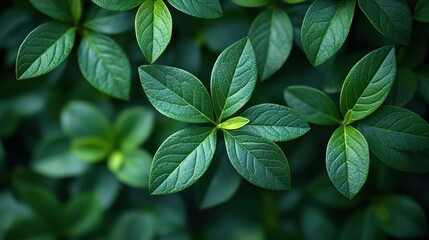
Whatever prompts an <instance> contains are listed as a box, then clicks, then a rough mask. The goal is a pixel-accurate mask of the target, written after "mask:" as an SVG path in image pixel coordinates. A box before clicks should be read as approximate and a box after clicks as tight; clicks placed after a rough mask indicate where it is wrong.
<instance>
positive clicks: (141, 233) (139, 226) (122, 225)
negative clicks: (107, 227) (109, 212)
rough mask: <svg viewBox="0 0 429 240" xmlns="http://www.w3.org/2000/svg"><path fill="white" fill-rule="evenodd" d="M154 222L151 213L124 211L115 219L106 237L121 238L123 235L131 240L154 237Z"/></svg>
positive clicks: (155, 227) (144, 239)
mask: <svg viewBox="0 0 429 240" xmlns="http://www.w3.org/2000/svg"><path fill="white" fill-rule="evenodd" d="M156 223H157V222H156V218H155V217H154V216H153V214H152V213H145V212H143V211H141V210H134V211H126V212H124V213H122V214H121V216H120V217H119V218H118V219H117V220H116V221H115V224H114V225H113V228H112V233H111V234H110V238H108V239H123V238H124V236H126V237H127V238H129V239H133V240H148V239H155V233H156V229H157V225H156Z"/></svg>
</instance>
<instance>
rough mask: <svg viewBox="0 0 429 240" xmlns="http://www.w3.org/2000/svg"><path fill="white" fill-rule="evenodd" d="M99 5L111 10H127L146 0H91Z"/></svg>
mask: <svg viewBox="0 0 429 240" xmlns="http://www.w3.org/2000/svg"><path fill="white" fill-rule="evenodd" d="M91 1H92V2H93V3H95V4H97V5H98V6H100V7H102V8H104V9H107V10H111V11H127V10H130V9H133V8H135V7H137V6H138V5H140V4H141V3H142V2H144V0H127V1H124V0H91Z"/></svg>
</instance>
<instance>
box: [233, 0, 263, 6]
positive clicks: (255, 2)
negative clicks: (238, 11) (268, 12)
mask: <svg viewBox="0 0 429 240" xmlns="http://www.w3.org/2000/svg"><path fill="white" fill-rule="evenodd" d="M232 2H233V3H235V4H237V5H239V6H242V7H262V6H265V5H268V3H270V0H232Z"/></svg>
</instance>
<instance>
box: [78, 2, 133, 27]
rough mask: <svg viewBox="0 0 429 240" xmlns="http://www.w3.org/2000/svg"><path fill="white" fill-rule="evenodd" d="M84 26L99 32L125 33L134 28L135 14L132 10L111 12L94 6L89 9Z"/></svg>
mask: <svg viewBox="0 0 429 240" xmlns="http://www.w3.org/2000/svg"><path fill="white" fill-rule="evenodd" d="M83 26H84V27H85V28H87V29H90V30H93V31H96V32H99V33H105V34H118V33H123V32H126V31H129V30H131V29H133V15H132V14H131V13H130V12H111V11H107V10H104V9H102V8H98V7H94V8H90V9H89V12H88V17H87V18H86V20H85V23H84V24H83Z"/></svg>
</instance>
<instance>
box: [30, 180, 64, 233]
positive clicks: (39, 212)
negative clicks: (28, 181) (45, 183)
mask: <svg viewBox="0 0 429 240" xmlns="http://www.w3.org/2000/svg"><path fill="white" fill-rule="evenodd" d="M22 199H23V200H24V202H25V203H26V204H27V206H28V207H29V208H30V209H31V210H32V211H33V213H34V214H35V216H37V217H38V218H40V219H41V220H42V222H45V223H48V224H50V225H52V227H53V229H55V227H58V226H59V225H60V223H59V221H60V219H61V210H62V209H61V205H60V202H59V201H58V198H57V197H56V196H55V195H54V193H53V192H51V191H50V190H48V189H45V188H42V187H39V186H36V185H33V186H29V187H28V188H26V189H25V190H24V192H23V195H22Z"/></svg>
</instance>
